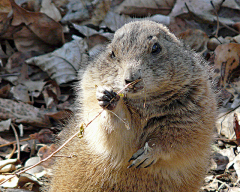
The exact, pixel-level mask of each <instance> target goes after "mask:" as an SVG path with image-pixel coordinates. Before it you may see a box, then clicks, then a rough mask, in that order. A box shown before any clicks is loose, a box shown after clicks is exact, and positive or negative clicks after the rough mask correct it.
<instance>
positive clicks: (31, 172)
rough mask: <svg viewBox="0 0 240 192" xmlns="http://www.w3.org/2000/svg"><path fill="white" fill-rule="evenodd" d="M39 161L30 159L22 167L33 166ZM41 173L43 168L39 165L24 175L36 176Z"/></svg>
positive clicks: (37, 158)
mask: <svg viewBox="0 0 240 192" xmlns="http://www.w3.org/2000/svg"><path fill="white" fill-rule="evenodd" d="M39 161H40V158H39V157H31V158H29V159H28V160H27V161H26V162H25V164H24V167H28V166H32V165H35V164H36V163H38V162H39ZM42 171H43V167H42V166H41V165H38V166H36V167H33V168H32V169H29V170H28V171H27V172H26V173H29V174H31V175H35V176H36V174H37V173H40V172H42Z"/></svg>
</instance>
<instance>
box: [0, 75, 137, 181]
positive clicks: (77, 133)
mask: <svg viewBox="0 0 240 192" xmlns="http://www.w3.org/2000/svg"><path fill="white" fill-rule="evenodd" d="M139 81H141V79H137V80H135V81H133V82H132V83H128V84H127V85H126V86H125V87H124V88H123V89H121V90H120V91H118V92H117V95H119V94H120V93H122V92H123V91H124V90H125V89H126V88H128V87H129V86H131V85H135V84H136V83H138V82H139ZM117 95H116V96H117ZM116 96H115V97H116ZM115 97H114V98H113V99H111V101H110V103H111V102H112V101H113V100H114V99H115ZM106 107H107V106H106ZM104 110H105V109H103V110H102V111H100V112H99V113H98V114H97V115H96V116H95V117H94V118H93V119H92V120H91V121H89V122H88V124H86V126H85V128H87V127H88V126H89V125H90V124H91V123H92V122H93V121H94V120H95V119H96V118H97V117H99V115H101V113H102V112H103V111H104ZM81 127H83V125H82V126H81ZM83 133H84V130H82V131H81V134H83ZM77 135H79V131H77V132H76V133H74V134H73V135H72V136H71V137H70V138H69V139H68V140H67V141H65V142H64V143H63V144H62V145H61V146H60V147H59V148H58V149H57V150H56V151H54V152H52V153H51V154H50V155H49V156H48V157H46V158H45V159H42V160H41V161H39V162H38V163H36V164H34V165H32V166H30V167H28V168H26V169H24V170H22V171H20V172H16V173H15V174H14V175H13V176H12V177H10V178H8V179H5V180H4V181H2V182H1V183H0V185H2V184H4V183H5V182H7V181H9V180H11V179H12V178H14V177H16V176H19V175H20V174H22V173H25V172H26V171H28V170H30V169H32V168H34V167H36V166H38V165H40V164H41V163H43V162H45V161H47V160H49V159H50V158H51V157H53V156H54V155H55V154H56V153H58V152H59V151H60V150H61V149H62V148H63V147H65V145H66V144H67V143H69V142H70V141H71V140H72V139H73V138H74V137H76V136H77Z"/></svg>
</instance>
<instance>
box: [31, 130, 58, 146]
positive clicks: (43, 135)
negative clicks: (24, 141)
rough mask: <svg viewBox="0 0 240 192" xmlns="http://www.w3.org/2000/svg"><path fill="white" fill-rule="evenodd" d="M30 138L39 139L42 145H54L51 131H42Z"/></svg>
mask: <svg viewBox="0 0 240 192" xmlns="http://www.w3.org/2000/svg"><path fill="white" fill-rule="evenodd" d="M30 137H31V138H34V139H37V140H38V141H39V142H40V143H52V142H53V140H54V135H53V132H52V131H51V130H49V129H41V130H40V131H39V133H34V134H31V135H30Z"/></svg>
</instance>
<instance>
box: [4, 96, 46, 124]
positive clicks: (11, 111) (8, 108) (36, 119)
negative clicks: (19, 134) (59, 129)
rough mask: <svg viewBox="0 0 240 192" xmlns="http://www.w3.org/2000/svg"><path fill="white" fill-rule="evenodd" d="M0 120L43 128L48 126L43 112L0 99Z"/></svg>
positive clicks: (29, 106) (21, 103)
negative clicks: (9, 120) (10, 120)
mask: <svg viewBox="0 0 240 192" xmlns="http://www.w3.org/2000/svg"><path fill="white" fill-rule="evenodd" d="M0 119H4V120H5V119H12V121H13V122H17V123H26V124H30V125H34V126H39V127H45V126H48V125H49V124H50V122H49V119H48V118H47V117H46V116H45V115H44V112H43V111H42V110H40V109H38V108H36V107H33V106H32V105H29V104H25V103H23V102H15V101H12V100H9V99H1V98H0Z"/></svg>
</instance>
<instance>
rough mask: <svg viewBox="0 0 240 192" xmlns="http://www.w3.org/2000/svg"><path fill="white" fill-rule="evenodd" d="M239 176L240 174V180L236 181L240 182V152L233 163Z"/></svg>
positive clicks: (239, 178)
mask: <svg viewBox="0 0 240 192" xmlns="http://www.w3.org/2000/svg"><path fill="white" fill-rule="evenodd" d="M233 167H234V169H235V171H236V173H237V176H238V180H237V182H236V183H238V182H239V181H240V154H238V155H237V156H236V157H235V159H234V165H233Z"/></svg>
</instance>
